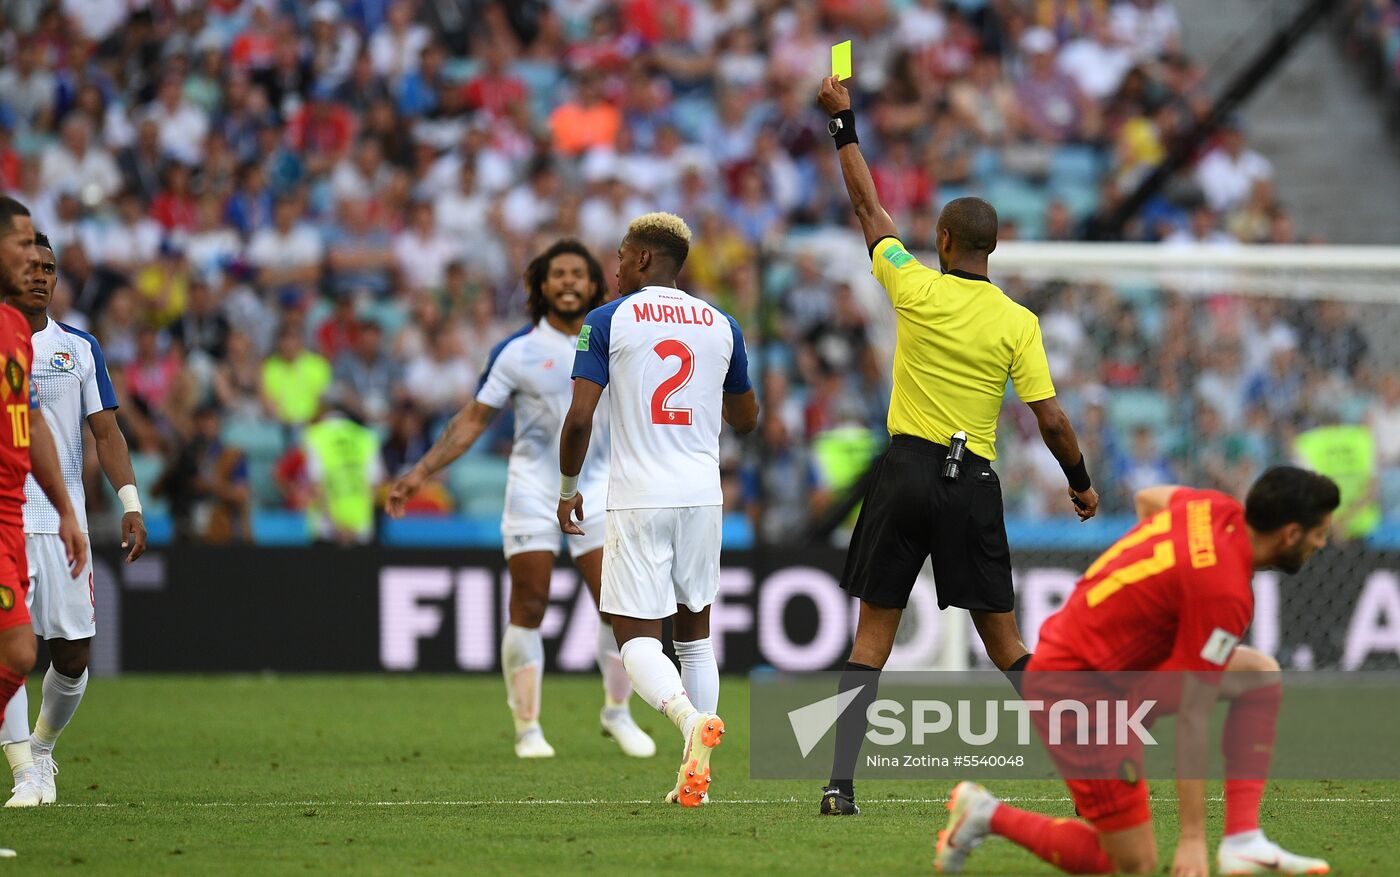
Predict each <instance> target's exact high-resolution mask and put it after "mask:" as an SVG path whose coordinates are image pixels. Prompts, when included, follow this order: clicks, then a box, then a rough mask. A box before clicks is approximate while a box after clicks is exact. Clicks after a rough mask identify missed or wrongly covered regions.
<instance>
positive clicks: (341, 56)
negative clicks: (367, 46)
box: [310, 0, 360, 86]
mask: <svg viewBox="0 0 1400 877" xmlns="http://www.w3.org/2000/svg"><path fill="white" fill-rule="evenodd" d="M310 42H311V68H312V71H313V72H314V73H315V74H316V77H317V81H318V82H324V83H326V84H327V85H331V86H336V85H340V83H342V82H344V81H345V80H346V78H348V77H349V76H350V68H351V67H353V66H354V65H355V56H356V55H358V54H359V53H360V35H359V34H358V33H356V32H355V28H354V26H353V25H351V24H350V22H348V21H346V20H345V18H344V16H343V15H341V11H340V4H339V3H337V2H336V0H316V2H315V3H313V4H312V5H311V41H310Z"/></svg>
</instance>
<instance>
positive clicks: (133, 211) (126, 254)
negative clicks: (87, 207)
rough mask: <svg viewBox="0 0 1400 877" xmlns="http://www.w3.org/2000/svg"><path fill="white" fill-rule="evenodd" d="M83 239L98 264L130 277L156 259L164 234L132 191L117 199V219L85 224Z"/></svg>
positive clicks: (89, 255) (89, 253)
mask: <svg viewBox="0 0 1400 877" xmlns="http://www.w3.org/2000/svg"><path fill="white" fill-rule="evenodd" d="M49 236H50V237H52V236H53V233H52V232H50V233H49ZM80 237H81V240H82V244H83V250H84V252H86V253H87V255H88V258H89V259H91V260H92V263H93V264H94V265H98V266H101V267H103V268H107V269H110V270H112V271H117V272H120V273H122V274H128V275H130V274H134V273H135V272H136V271H138V270H140V269H141V268H143V267H145V266H146V265H147V264H149V263H151V262H154V261H155V260H156V256H157V255H158V254H159V253H160V242H161V238H162V237H164V231H163V230H162V229H161V227H160V223H158V222H156V221H155V220H154V219H152V218H151V217H149V216H147V215H146V210H145V207H144V205H143V204H142V203H141V198H140V196H138V195H137V194H136V193H135V192H134V191H130V190H128V191H125V192H122V193H121V194H120V195H118V196H117V213H116V216H114V217H111V218H110V219H107V220H99V221H90V222H85V223H83V226H82V230H81V232H80Z"/></svg>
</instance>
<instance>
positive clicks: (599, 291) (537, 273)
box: [525, 238, 608, 323]
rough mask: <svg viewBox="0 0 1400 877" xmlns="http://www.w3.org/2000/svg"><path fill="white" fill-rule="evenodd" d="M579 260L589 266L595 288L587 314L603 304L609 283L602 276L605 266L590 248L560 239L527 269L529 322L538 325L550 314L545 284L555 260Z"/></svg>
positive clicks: (526, 284)
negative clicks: (560, 258) (556, 258)
mask: <svg viewBox="0 0 1400 877" xmlns="http://www.w3.org/2000/svg"><path fill="white" fill-rule="evenodd" d="M569 255H572V256H578V257H580V258H581V259H583V261H584V263H585V264H587V265H588V280H589V282H590V283H592V284H593V297H592V298H590V299H589V300H588V302H587V303H586V304H585V306H584V312H585V313H587V312H588V311H591V310H593V309H594V308H596V307H597V306H598V305H600V304H602V303H603V299H605V298H607V295H608V281H607V279H606V278H605V277H604V276H603V266H602V265H600V264H599V263H598V260H597V259H595V258H593V254H592V253H590V252H589V251H588V248H587V247H585V246H584V245H583V244H581V243H579V242H578V241H576V240H574V239H573V238H561V239H559V240H557V241H555V242H554V243H552V244H550V246H549V249H547V250H545V251H544V252H543V253H540V254H539V255H538V256H536V257H535V258H534V259H532V260H530V264H529V265H528V266H527V267H526V268H525V307H526V309H528V310H529V312H530V319H531V320H532V321H533V322H536V323H538V322H539V321H540V320H542V319H544V315H545V314H547V313H549V302H548V301H546V300H545V297H544V282H545V280H546V279H547V278H548V277H549V266H550V265H551V264H552V263H553V262H554V257H555V256H569Z"/></svg>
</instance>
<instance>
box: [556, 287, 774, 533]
mask: <svg viewBox="0 0 1400 877" xmlns="http://www.w3.org/2000/svg"><path fill="white" fill-rule="evenodd" d="M577 348H578V349H577V352H576V353H575V355H574V371H573V376H574V379H575V380H578V379H580V378H582V379H584V380H589V381H592V382H593V383H595V384H598V385H600V386H603V387H609V388H610V389H609V390H608V405H609V410H610V412H611V415H612V417H611V421H612V461H611V463H612V464H611V466H610V467H609V476H608V506H607V507H608V509H609V510H613V509H645V508H679V507H685V506H717V505H722V504H723V501H724V496H723V493H722V491H721V490H720V477H719V432H720V427H721V425H722V423H723V403H724V394H725V393H745V392H748V390H749V389H750V388H751V386H752V385H751V383H750V381H749V373H748V355H747V353H746V351H745V349H744V336H743V334H742V333H741V332H740V330H739V324H738V323H737V322H735V321H734V318H733V317H731V316H729V315H728V314H726V313H725V312H724V311H722V310H720V309H719V308H717V307H714V306H713V305H711V304H708V303H706V302H704V301H701V300H700V299H698V298H695V297H694V296H691V295H688V294H687V293H685V292H683V291H681V290H679V289H675V288H673V287H669V286H647V287H643V288H642V289H640V290H638V291H637V292H634V293H632V294H630V295H625V296H623V297H622V298H619V299H617V300H616V301H612V302H609V303H608V304H606V305H604V306H602V307H600V308H597V309H595V310H593V311H592V312H590V313H589V315H588V317H587V319H586V320H585V322H584V326H583V330H582V331H581V332H580V333H579V338H578V344H577Z"/></svg>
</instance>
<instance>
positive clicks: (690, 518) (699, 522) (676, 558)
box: [598, 505, 724, 618]
mask: <svg viewBox="0 0 1400 877" xmlns="http://www.w3.org/2000/svg"><path fill="white" fill-rule="evenodd" d="M723 521H724V509H723V508H721V507H720V506H717V505H702V506H686V507H683V508H666V509H616V510H609V511H608V541H607V544H605V545H604V546H603V593H602V598H601V600H600V601H599V606H598V609H599V611H601V612H607V613H610V614H615V615H623V616H626V617H628V618H669V617H670V616H672V615H674V614H676V605H677V604H680V603H683V604H685V607H686V608H687V609H689V610H690V611H691V612H699V611H700V610H701V609H704V608H705V607H706V606H708V605H710V604H711V603H713V602H714V601H715V595H716V594H718V593H719V548H720V533H721V531H722V529H723Z"/></svg>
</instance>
